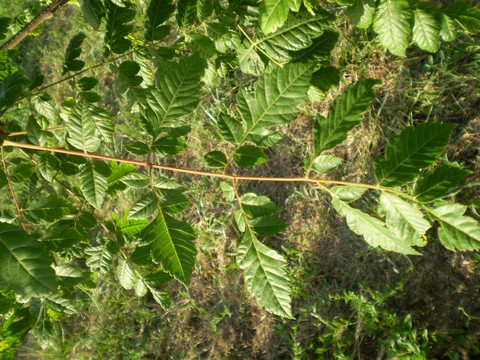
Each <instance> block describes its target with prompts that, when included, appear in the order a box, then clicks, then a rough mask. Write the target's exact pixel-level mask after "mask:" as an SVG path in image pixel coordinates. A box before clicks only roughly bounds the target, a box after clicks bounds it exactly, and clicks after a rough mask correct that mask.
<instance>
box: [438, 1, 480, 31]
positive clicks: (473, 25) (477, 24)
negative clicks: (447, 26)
mask: <svg viewBox="0 0 480 360" xmlns="http://www.w3.org/2000/svg"><path fill="white" fill-rule="evenodd" d="M443 12H444V14H446V15H448V16H449V17H451V18H453V19H455V20H456V21H457V22H458V23H460V24H461V25H462V27H463V28H465V30H467V31H468V32H469V33H472V34H475V33H478V32H479V31H480V9H479V8H478V7H474V6H469V5H468V4H467V3H466V2H465V1H464V0H457V1H454V2H453V3H452V4H450V5H449V6H447V7H446V8H445V9H443Z"/></svg>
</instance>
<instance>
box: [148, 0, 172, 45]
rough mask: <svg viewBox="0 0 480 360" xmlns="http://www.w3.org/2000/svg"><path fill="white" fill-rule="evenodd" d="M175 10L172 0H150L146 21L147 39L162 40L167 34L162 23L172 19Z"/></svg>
mask: <svg viewBox="0 0 480 360" xmlns="http://www.w3.org/2000/svg"><path fill="white" fill-rule="evenodd" d="M174 11H175V5H173V3H172V1H171V0H150V4H149V5H148V9H147V21H146V23H145V40H147V41H154V40H162V39H163V38H164V37H165V36H164V34H165V32H164V30H163V27H162V24H163V23H164V22H165V21H167V20H168V19H170V17H171V16H172V14H173V12H174Z"/></svg>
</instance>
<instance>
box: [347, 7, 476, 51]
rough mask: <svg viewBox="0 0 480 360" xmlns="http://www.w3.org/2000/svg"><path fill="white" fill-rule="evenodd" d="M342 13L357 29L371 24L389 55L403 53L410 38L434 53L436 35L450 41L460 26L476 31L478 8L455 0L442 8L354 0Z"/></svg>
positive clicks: (455, 35) (453, 38)
mask: <svg viewBox="0 0 480 360" xmlns="http://www.w3.org/2000/svg"><path fill="white" fill-rule="evenodd" d="M342 5H351V6H350V7H349V8H348V9H347V10H346V14H347V15H348V16H349V18H350V19H351V21H352V22H353V23H354V24H355V25H356V26H357V27H358V28H361V29H366V28H368V27H369V26H370V25H371V24H372V23H373V29H374V31H375V32H376V33H377V34H378V40H379V42H380V44H381V45H382V46H383V47H384V48H386V49H388V50H389V51H390V52H391V53H392V54H394V55H397V56H405V55H406V51H407V48H408V46H409V44H410V41H412V42H413V43H415V44H416V45H417V46H418V47H419V48H420V49H422V50H426V51H429V52H435V51H437V50H438V48H439V44H440V38H443V40H445V41H453V40H455V39H456V37H457V32H458V31H459V30H460V29H465V30H466V31H468V32H470V33H472V34H475V33H478V32H479V31H480V9H478V8H476V7H473V6H469V5H468V4H467V3H466V2H465V1H464V0H456V1H454V2H453V3H451V4H450V5H448V6H446V7H443V8H442V7H440V6H437V5H433V4H431V3H429V2H424V1H414V0H380V1H379V2H378V6H377V7H375V1H374V0H367V1H364V0H355V1H353V3H352V4H342Z"/></svg>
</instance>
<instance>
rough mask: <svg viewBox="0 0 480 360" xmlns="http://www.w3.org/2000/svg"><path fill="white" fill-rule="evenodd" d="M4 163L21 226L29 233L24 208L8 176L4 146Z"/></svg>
mask: <svg viewBox="0 0 480 360" xmlns="http://www.w3.org/2000/svg"><path fill="white" fill-rule="evenodd" d="M2 163H3V168H4V171H5V178H6V179H7V183H8V188H9V189H10V194H11V195H12V199H13V202H14V203H15V207H16V208H17V212H18V219H19V220H20V224H22V228H23V230H24V231H25V232H28V231H27V226H26V225H25V221H24V220H23V215H22V208H21V207H20V204H19V203H18V200H17V196H16V195H15V190H14V189H13V184H12V181H11V180H10V176H8V172H7V162H6V160H5V152H4V150H3V146H2Z"/></svg>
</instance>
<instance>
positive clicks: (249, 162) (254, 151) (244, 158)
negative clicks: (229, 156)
mask: <svg viewBox="0 0 480 360" xmlns="http://www.w3.org/2000/svg"><path fill="white" fill-rule="evenodd" d="M233 160H234V161H235V163H236V164H237V165H238V166H255V165H259V164H263V163H264V162H266V161H268V158H267V155H265V153H264V152H263V151H262V149H260V148H259V147H257V146H254V145H244V146H242V147H240V148H239V149H238V150H237V151H236V152H235V155H233Z"/></svg>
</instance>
